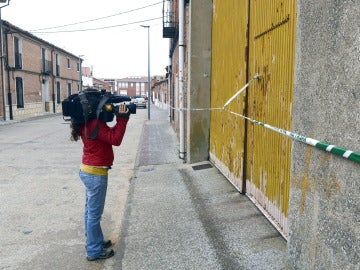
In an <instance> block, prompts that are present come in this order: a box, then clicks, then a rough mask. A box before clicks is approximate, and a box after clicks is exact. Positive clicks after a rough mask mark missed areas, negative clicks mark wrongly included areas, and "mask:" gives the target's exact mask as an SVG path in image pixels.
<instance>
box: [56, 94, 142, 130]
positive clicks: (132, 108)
mask: <svg viewBox="0 0 360 270" xmlns="http://www.w3.org/2000/svg"><path fill="white" fill-rule="evenodd" d="M130 101H131V98H130V97H128V96H118V95H114V94H112V93H110V92H106V91H105V90H101V91H99V90H97V89H92V88H88V89H85V90H83V91H81V92H79V93H78V94H72V95H70V96H69V97H67V98H66V99H64V100H63V101H62V103H61V105H62V113H63V118H64V120H65V121H72V122H73V123H79V124H80V123H85V122H87V121H89V120H91V119H101V120H103V121H104V122H111V121H112V120H113V118H114V114H115V113H116V112H117V110H118V107H119V105H120V104H121V103H125V104H126V107H127V108H128V109H129V112H130V113H131V114H136V105H135V104H133V103H130Z"/></svg>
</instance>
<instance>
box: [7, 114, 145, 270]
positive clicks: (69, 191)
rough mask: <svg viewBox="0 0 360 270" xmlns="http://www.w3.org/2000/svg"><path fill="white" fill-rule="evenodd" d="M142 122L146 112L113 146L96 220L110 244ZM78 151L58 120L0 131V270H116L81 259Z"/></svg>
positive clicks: (78, 146) (116, 231) (81, 198)
mask: <svg viewBox="0 0 360 270" xmlns="http://www.w3.org/2000/svg"><path fill="white" fill-rule="evenodd" d="M146 118H147V110H141V109H139V110H138V112H137V114H136V115H132V116H131V119H130V121H129V123H128V128H127V132H126V135H125V138H124V140H123V143H122V145H121V146H120V147H116V148H115V161H114V166H113V169H112V170H111V171H110V173H109V186H108V193H107V199H106V206H105V212H104V215H103V220H102V224H103V231H104V234H105V235H106V236H107V237H108V238H109V239H111V240H112V241H113V242H115V243H118V242H119V239H118V238H119V232H120V226H121V218H122V216H123V213H124V207H125V203H126V199H127V194H128V188H129V180H130V178H131V177H132V175H133V173H134V164H135V159H136V152H137V149H138V144H139V140H140V135H141V132H142V128H143V123H144V121H145V119H146ZM81 152H82V143H81V142H80V141H79V142H72V141H70V128H69V123H67V122H65V121H64V120H63V119H62V116H50V117H41V118H38V119H32V120H31V121H24V122H17V123H12V124H10V125H0V171H1V173H0V243H1V249H0V258H1V259H0V261H1V263H0V269H90V270H92V269H113V268H114V265H112V264H113V261H112V260H107V261H103V262H102V263H90V262H87V261H86V259H85V246H84V239H85V238H84V231H83V211H84V195H85V194H84V193H85V190H84V187H83V184H82V182H81V181H80V179H79V176H78V171H79V165H80V162H81V154H82V153H81ZM115 247H116V244H115Z"/></svg>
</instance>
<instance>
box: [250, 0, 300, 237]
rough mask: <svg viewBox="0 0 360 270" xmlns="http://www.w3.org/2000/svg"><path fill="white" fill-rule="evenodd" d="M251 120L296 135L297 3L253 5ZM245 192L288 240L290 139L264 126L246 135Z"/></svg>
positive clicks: (275, 0) (282, 0) (255, 0)
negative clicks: (293, 120) (254, 81)
mask: <svg viewBox="0 0 360 270" xmlns="http://www.w3.org/2000/svg"><path fill="white" fill-rule="evenodd" d="M250 3H251V4H250V34H249V48H250V50H249V59H251V61H250V62H249V74H254V73H259V74H260V75H261V79H260V81H259V83H257V84H256V85H252V86H250V88H249V91H248V116H249V117H251V118H253V119H256V120H258V121H261V122H264V123H267V124H270V125H273V126H276V127H279V128H282V129H286V130H292V126H291V117H292V112H291V108H292V96H293V81H294V78H293V75H294V58H295V56H294V52H295V20H296V1H295V0H271V1H263V0H250ZM247 131H248V133H247V149H248V151H247V160H246V172H247V173H246V181H247V183H246V191H247V193H248V194H249V195H250V196H252V197H253V198H254V200H256V202H257V203H259V204H260V207H262V208H263V209H265V210H266V211H267V212H268V213H269V214H270V215H271V216H272V217H273V218H274V220H275V222H276V225H278V226H279V228H280V229H281V230H282V231H283V232H284V234H285V235H287V215H288V203H289V186H290V154H291V139H289V138H288V137H286V136H283V135H281V134H279V133H276V132H273V131H271V130H269V129H265V128H264V127H262V126H259V125H255V124H249V125H248V129H247Z"/></svg>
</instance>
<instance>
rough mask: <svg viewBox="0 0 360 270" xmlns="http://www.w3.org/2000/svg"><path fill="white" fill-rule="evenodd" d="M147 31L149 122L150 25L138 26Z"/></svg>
mask: <svg viewBox="0 0 360 270" xmlns="http://www.w3.org/2000/svg"><path fill="white" fill-rule="evenodd" d="M140 26H141V27H144V28H147V30H148V120H150V99H151V79H150V25H140Z"/></svg>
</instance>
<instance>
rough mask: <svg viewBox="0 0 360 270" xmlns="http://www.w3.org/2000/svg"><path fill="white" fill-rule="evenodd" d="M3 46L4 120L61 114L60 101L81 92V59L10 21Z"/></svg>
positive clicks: (0, 96)
mask: <svg viewBox="0 0 360 270" xmlns="http://www.w3.org/2000/svg"><path fill="white" fill-rule="evenodd" d="M2 45H3V52H4V57H3V63H2V64H3V69H2V70H3V72H2V80H1V82H0V83H1V84H0V88H1V94H0V101H1V102H0V115H1V117H2V119H4V120H12V119H21V118H27V117H32V116H37V115H42V114H46V113H57V112H61V101H62V100H63V99H64V98H66V97H67V96H68V95H70V94H71V93H76V92H78V91H79V90H80V87H81V84H80V77H81V72H80V69H81V61H82V59H81V58H79V57H78V56H76V55H74V54H72V53H70V52H67V51H65V50H63V49H61V48H59V47H57V46H55V45H53V44H51V43H49V42H47V41H45V40H42V39H40V38H38V37H36V36H34V35H32V34H30V33H29V32H27V31H25V30H23V29H21V28H19V27H16V26H15V25H12V24H11V23H9V22H7V21H3V36H2ZM0 72H1V71H0Z"/></svg>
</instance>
